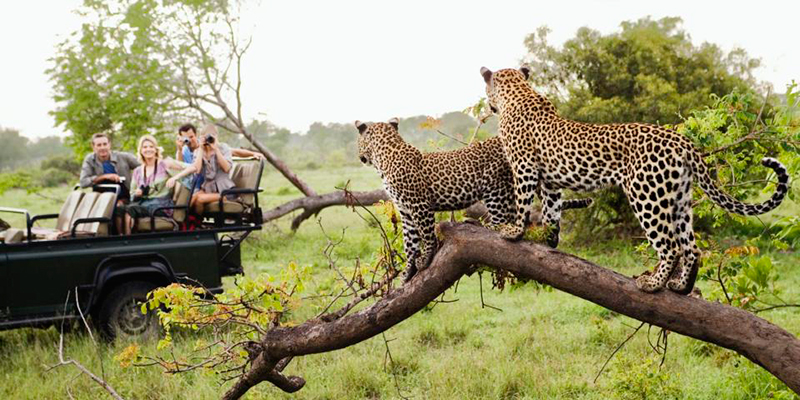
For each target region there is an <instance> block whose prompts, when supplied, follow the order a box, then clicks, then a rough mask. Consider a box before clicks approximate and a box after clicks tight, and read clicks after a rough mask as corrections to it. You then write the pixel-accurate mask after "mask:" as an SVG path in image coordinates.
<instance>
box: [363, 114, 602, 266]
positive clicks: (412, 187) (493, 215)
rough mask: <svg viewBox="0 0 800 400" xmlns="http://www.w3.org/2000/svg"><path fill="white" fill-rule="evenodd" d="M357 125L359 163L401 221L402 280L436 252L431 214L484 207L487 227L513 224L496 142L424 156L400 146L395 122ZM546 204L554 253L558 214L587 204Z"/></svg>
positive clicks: (557, 200)
mask: <svg viewBox="0 0 800 400" xmlns="http://www.w3.org/2000/svg"><path fill="white" fill-rule="evenodd" d="M355 124H356V128H357V129H358V131H359V136H358V153H359V158H360V159H361V162H363V163H364V164H371V165H372V166H374V167H375V169H376V170H378V173H379V174H380V175H381V179H382V180H383V185H384V187H385V189H386V191H387V192H388V193H389V196H390V197H391V198H392V200H393V201H394V203H395V205H396V206H397V209H398V211H399V212H400V216H401V218H402V220H403V243H404V245H405V249H406V255H407V257H408V260H409V262H408V266H409V272H408V273H407V275H406V279H409V278H410V277H411V276H412V275H413V274H414V272H415V270H416V268H417V267H418V268H420V269H422V268H425V267H427V265H428V263H429V262H430V260H431V258H432V256H433V254H434V252H435V251H436V237H435V235H434V223H435V222H434V212H438V211H454V210H461V209H464V208H467V207H469V206H471V205H472V204H474V203H476V202H478V201H483V203H484V204H485V205H486V208H487V210H488V213H489V218H488V224H489V225H490V226H502V225H506V224H508V223H510V222H511V221H513V219H514V212H515V211H514V194H513V188H512V175H511V169H510V168H509V167H508V164H507V163H506V159H505V155H504V153H503V146H502V142H501V141H500V138H498V137H494V138H491V139H488V140H485V141H482V142H480V141H479V142H475V143H473V144H471V145H469V146H466V147H463V148H460V149H458V150H452V151H442V152H433V153H423V152H421V151H419V150H418V149H417V148H415V147H414V146H412V145H411V144H408V143H406V142H405V141H404V140H403V138H402V137H401V136H400V134H399V133H398V122H397V120H394V119H393V120H391V121H390V122H388V123H383V122H379V123H370V124H368V123H363V122H360V121H356V123H355ZM544 203H545V204H547V205H549V207H548V209H549V210H558V212H550V213H549V214H547V215H545V216H544V218H545V219H546V220H547V222H548V224H549V226H550V227H551V228H552V229H551V230H550V233H549V236H548V244H549V245H550V246H552V247H556V246H557V244H558V226H559V217H560V212H561V209H562V208H564V209H566V208H582V207H586V206H588V205H589V204H591V199H579V200H566V201H562V199H561V193H560V192H553V193H552V195H551V196H549V197H548V198H547V199H546V200H545V201H544ZM420 246H421V247H422V248H421V249H420Z"/></svg>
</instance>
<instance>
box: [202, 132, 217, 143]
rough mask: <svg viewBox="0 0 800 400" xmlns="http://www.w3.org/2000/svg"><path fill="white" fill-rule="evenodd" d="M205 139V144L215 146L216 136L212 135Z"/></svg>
mask: <svg viewBox="0 0 800 400" xmlns="http://www.w3.org/2000/svg"><path fill="white" fill-rule="evenodd" d="M203 139H204V142H205V144H214V141H215V140H216V138H215V137H214V135H211V134H208V135H206V137H205V138H203Z"/></svg>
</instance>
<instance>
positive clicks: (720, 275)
mask: <svg viewBox="0 0 800 400" xmlns="http://www.w3.org/2000/svg"><path fill="white" fill-rule="evenodd" d="M723 262H725V257H722V259H721V260H719V264H717V282H719V285H720V286H722V293H723V294H724V295H725V300H728V304H729V305H730V304H731V297H730V296H728V290H727V289H726V288H725V282H724V281H723V280H722V263H723Z"/></svg>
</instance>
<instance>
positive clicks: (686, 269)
mask: <svg viewBox="0 0 800 400" xmlns="http://www.w3.org/2000/svg"><path fill="white" fill-rule="evenodd" d="M682 178H683V179H682V182H681V184H680V187H679V192H678V194H677V197H676V199H675V200H676V202H675V214H674V216H673V224H674V225H675V232H676V234H677V235H678V241H679V244H680V246H681V251H682V257H681V263H680V265H679V267H678V268H676V269H677V271H675V272H674V273H673V274H672V276H671V277H670V279H669V281H668V282H667V287H668V288H669V289H670V290H672V291H674V292H676V293H680V294H689V293H691V291H692V289H693V288H694V281H695V279H696V278H697V271H698V269H699V268H700V249H698V248H697V244H696V243H695V240H694V230H693V229H692V189H691V188H692V176H691V174H690V173H685V174H684V176H683V177H682Z"/></svg>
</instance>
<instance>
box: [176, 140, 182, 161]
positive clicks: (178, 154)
mask: <svg viewBox="0 0 800 400" xmlns="http://www.w3.org/2000/svg"><path fill="white" fill-rule="evenodd" d="M183 146H184V144H183V136H181V135H178V138H177V139H175V159H176V160H178V161H181V162H183Z"/></svg>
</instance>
